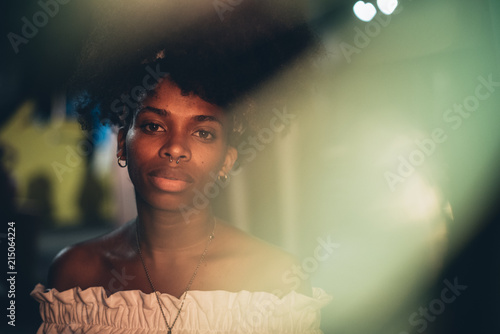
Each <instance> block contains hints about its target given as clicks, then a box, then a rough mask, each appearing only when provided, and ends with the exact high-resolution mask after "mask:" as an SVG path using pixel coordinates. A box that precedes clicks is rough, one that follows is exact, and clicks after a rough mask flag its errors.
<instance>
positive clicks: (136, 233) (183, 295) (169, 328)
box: [135, 217, 216, 334]
mask: <svg viewBox="0 0 500 334" xmlns="http://www.w3.org/2000/svg"><path fill="white" fill-rule="evenodd" d="M215 224H216V220H215V217H214V228H213V230H212V233H210V235H209V236H208V241H207V245H206V246H205V250H204V251H203V253H202V254H201V257H200V261H198V265H197V266H196V269H195V270H194V273H193V276H191V279H190V280H189V283H188V285H187V287H186V290H184V293H183V294H182V301H181V306H180V307H179V310H178V311H177V315H176V316H175V319H174V321H173V322H172V326H169V325H168V322H167V317H165V313H164V312H163V307H162V306H161V302H160V297H159V296H158V294H159V293H158V291H156V289H155V286H154V284H153V281H152V280H151V276H150V275H149V271H148V267H147V266H146V262H144V258H143V256H142V252H141V244H140V242H139V224H137V222H136V229H135V236H136V240H137V250H138V253H139V257H140V258H141V262H142V266H143V267H144V271H145V272H146V277H147V278H148V281H149V285H150V286H151V289H152V290H153V292H154V294H155V296H156V301H157V302H158V305H159V306H160V311H161V315H162V316H163V320H165V325H167V328H168V334H172V328H174V325H175V322H176V321H177V318H179V315H180V314H181V311H182V307H183V306H184V301H185V300H186V296H187V292H188V291H189V289H190V288H191V284H193V281H194V278H195V277H196V274H197V273H198V269H199V268H200V265H201V263H202V262H203V260H204V259H205V255H206V254H207V250H208V246H209V245H210V243H211V242H212V240H213V238H215Z"/></svg>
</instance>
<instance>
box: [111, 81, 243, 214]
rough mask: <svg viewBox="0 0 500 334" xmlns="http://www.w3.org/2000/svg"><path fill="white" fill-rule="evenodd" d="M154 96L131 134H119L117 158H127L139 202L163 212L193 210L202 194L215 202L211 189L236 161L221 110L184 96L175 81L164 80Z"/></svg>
mask: <svg viewBox="0 0 500 334" xmlns="http://www.w3.org/2000/svg"><path fill="white" fill-rule="evenodd" d="M155 93H156V94H155V95H154V96H151V97H147V98H146V99H145V101H144V102H143V106H144V107H143V109H142V110H140V111H139V112H138V113H137V115H136V116H135V118H134V120H133V123H132V125H131V126H130V128H129V129H128V131H126V129H121V130H120V132H119V133H118V156H125V157H126V159H127V162H128V172H129V176H130V179H131V180H132V183H133V185H134V188H135V192H136V196H138V197H140V198H138V200H142V201H144V202H146V203H148V204H149V205H151V206H152V207H154V208H157V209H162V210H174V211H175V210H179V209H180V208H181V207H185V206H188V207H192V206H193V205H196V203H194V202H193V201H194V200H195V196H198V197H199V196H200V193H201V194H202V196H204V197H205V198H207V199H210V196H207V194H205V193H206V192H207V190H206V189H207V188H208V187H210V185H211V184H213V183H214V182H215V180H216V178H217V177H218V176H219V175H220V176H223V175H225V174H227V173H228V172H229V171H230V170H231V168H232V166H233V164H234V162H235V160H236V158H237V152H236V149H234V148H233V147H231V146H228V144H227V137H226V134H227V129H228V127H229V126H230V125H229V124H228V120H227V118H226V117H225V115H224V113H223V111H222V110H221V109H220V108H219V107H217V106H215V105H212V104H210V103H208V102H206V101H204V100H202V99H201V98H199V97H198V96H196V95H188V96H183V95H181V91H180V89H179V88H178V87H177V86H176V85H175V83H173V82H172V81H171V80H168V79H165V80H163V81H162V82H161V83H160V84H159V85H158V87H157V88H156V90H155ZM177 161H178V162H179V163H177ZM214 186H217V185H214ZM205 202H206V201H205Z"/></svg>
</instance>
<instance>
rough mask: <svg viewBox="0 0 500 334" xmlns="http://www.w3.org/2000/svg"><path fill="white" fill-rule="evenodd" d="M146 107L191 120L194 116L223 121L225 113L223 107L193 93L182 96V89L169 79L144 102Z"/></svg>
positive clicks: (164, 80) (165, 79) (161, 83)
mask: <svg viewBox="0 0 500 334" xmlns="http://www.w3.org/2000/svg"><path fill="white" fill-rule="evenodd" d="M142 104H143V106H144V107H152V108H156V109H163V110H166V111H168V114H169V115H176V116H180V117H188V118H191V117H193V116H200V115H206V116H214V117H217V118H218V119H220V120H221V121H223V120H224V119H225V117H224V116H225V114H224V111H223V109H222V108H221V107H219V106H216V105H214V104H211V103H209V102H207V101H205V100H203V99H202V98H200V97H199V96H197V95H194V94H192V93H190V94H188V95H182V93H181V89H180V88H179V87H178V86H177V85H176V84H175V82H173V81H172V80H171V79H169V78H168V77H166V78H164V79H163V81H162V82H160V83H159V84H158V86H157V87H156V88H155V90H154V94H152V95H150V96H147V97H146V98H145V99H144V101H143V103H142Z"/></svg>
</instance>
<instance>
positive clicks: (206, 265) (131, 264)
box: [32, 16, 329, 333]
mask: <svg viewBox="0 0 500 334" xmlns="http://www.w3.org/2000/svg"><path fill="white" fill-rule="evenodd" d="M245 17H246V16H245ZM253 19H254V18H253ZM253 19H252V20H253ZM262 22H263V21H262V19H261V21H260V23H261V26H262ZM213 25H214V22H212V21H211V20H210V19H208V20H207V21H206V22H204V23H203V24H202V23H200V24H198V26H197V28H196V34H194V33H193V32H192V31H189V33H187V32H185V31H183V33H182V34H179V33H177V35H176V36H182V38H181V39H178V38H172V37H171V36H169V38H165V36H162V37H158V36H157V37H156V38H150V39H149V40H153V41H154V42H153V43H147V44H142V45H141V47H140V48H138V50H139V51H138V52H132V53H131V55H130V56H127V55H124V56H123V57H120V58H119V59H117V58H112V57H111V59H113V61H112V62H113V63H114V64H111V63H112V62H109V63H107V64H106V66H103V64H102V63H101V62H96V61H94V62H93V64H94V66H97V67H99V68H100V69H101V70H99V71H92V70H90V68H92V66H84V67H83V68H84V70H81V71H80V73H83V77H85V76H86V75H88V73H92V74H91V75H89V76H88V77H86V79H85V80H80V81H81V82H84V83H85V84H84V86H86V90H85V92H86V95H85V99H84V100H83V102H82V104H81V105H80V113H81V115H82V122H83V124H84V125H88V124H89V123H90V120H91V118H92V115H93V112H94V110H95V107H96V106H99V109H100V110H101V113H100V119H101V120H102V121H104V122H108V123H111V124H113V125H118V126H119V127H120V128H119V131H118V149H117V160H118V164H119V165H120V166H121V167H124V168H127V169H128V173H129V176H130V180H131V181H132V183H133V185H134V189H135V195H136V205H137V218H136V219H134V220H132V221H130V222H129V223H127V224H125V225H124V226H122V227H120V228H119V229H117V230H116V231H113V232H111V233H110V234H107V235H104V236H102V237H99V238H96V239H92V240H89V241H86V242H83V243H80V244H77V245H74V246H71V247H69V248H67V249H65V250H63V251H62V252H61V253H60V254H59V255H58V256H57V257H56V259H55V260H54V262H53V264H52V266H51V268H50V271H49V279H48V287H49V288H51V290H49V291H48V292H44V287H43V286H42V285H37V287H36V288H35V290H34V291H33V293H32V295H33V296H34V298H35V299H37V300H38V301H39V302H40V303H41V313H42V318H43V320H44V323H43V324H42V326H41V327H40V330H39V331H40V332H85V333H87V332H89V333H94V332H95V333H102V332H104V333H126V332H134V333H137V332H144V333H150V332H165V333H204V332H217V333H243V332H256V333H317V332H320V330H319V310H320V308H321V307H322V306H324V305H325V304H326V303H327V302H328V300H329V297H328V296H326V295H325V293H324V292H323V291H322V290H320V289H314V291H313V290H312V289H311V287H310V285H309V283H308V282H307V281H304V280H299V281H300V283H299V284H297V280H293V281H292V282H293V284H291V283H290V280H286V279H284V273H286V272H287V271H288V272H289V271H290V269H291V268H293V266H295V265H296V261H295V259H294V258H293V257H292V256H290V255H288V254H287V253H285V252H283V251H281V250H280V249H278V248H276V247H273V246H271V245H269V244H267V243H265V242H263V241H261V240H258V239H256V238H254V237H251V236H249V235H248V234H245V233H243V232H241V231H239V230H237V229H236V228H234V227H232V226H231V225H229V224H227V223H225V222H223V221H221V220H220V219H218V218H216V217H214V216H213V214H212V211H211V208H210V205H202V206H200V205H196V203H195V200H196V199H195V196H196V194H200V193H202V194H203V193H204V191H203V190H204V189H207V187H215V186H217V184H218V182H225V181H224V180H226V179H227V176H228V174H229V173H230V172H231V170H232V169H233V168H234V166H235V163H236V162H237V159H238V150H237V147H238V143H239V142H241V140H242V139H244V138H245V137H246V136H248V134H249V133H251V130H252V124H253V128H254V129H256V128H257V127H256V126H255V124H258V121H257V120H258V117H257V116H256V115H257V114H256V113H255V112H254V113H252V106H253V105H254V104H251V103H247V106H248V108H246V109H245V110H244V111H235V109H236V108H235V107H233V106H234V102H235V101H237V100H239V101H241V100H246V101H248V99H249V97H248V94H247V93H248V92H249V89H250V88H251V87H255V86H256V85H257V84H258V83H259V82H261V81H262V80H263V79H264V78H265V77H266V76H269V75H271V74H272V73H273V70H274V69H275V68H277V67H278V66H277V64H283V63H284V62H286V61H287V60H288V59H290V57H291V56H292V55H293V54H297V53H298V52H299V51H300V50H302V49H303V48H304V46H305V45H306V44H307V43H308V42H307V41H306V40H305V38H304V36H306V35H307V33H306V31H305V30H304V28H303V27H299V28H293V29H290V28H286V27H285V25H278V27H279V28H276V29H275V28H272V29H271V28H269V27H268V28H266V29H263V31H265V34H264V35H265V36H266V37H265V38H264V37H263V36H264V35H262V33H248V31H249V29H248V28H249V25H248V22H246V23H245V24H243V25H242V24H239V25H237V26H236V28H237V29H232V30H231V34H230V35H229V36H228V32H227V30H221V29H222V28H217V27H215V28H214V27H213ZM207 27H210V28H209V29H207ZM232 28H234V26H232ZM224 29H227V26H225V27H224ZM270 32H271V33H270ZM291 34H292V35H293V36H295V37H296V39H291V38H290V37H291V36H292V35H291ZM186 36H189V37H186ZM193 36H194V37H193ZM221 36H224V37H223V38H221ZM242 37H243V39H242ZM245 38H247V42H245ZM139 39H140V38H139ZM235 40H238V41H239V43H237V44H236V46H231V47H229V46H230V45H231V43H234V41H235ZM263 45H265V46H266V48H263ZM91 48H93V50H101V48H99V47H96V45H93V46H91ZM291 51H293V53H292V54H291ZM87 54H90V55H92V56H91V57H90V58H92V57H94V60H95V57H96V55H95V53H92V52H88V53H87ZM270 56H271V58H270ZM104 58H105V57H104ZM99 59H100V60H101V58H99ZM270 59H271V60H270ZM86 61H87V63H92V61H89V60H88V59H87V60H86ZM264 61H265V62H266V64H265V63H263V62H264ZM84 63H85V58H84ZM95 64H97V65H95ZM221 65H223V67H224V69H225V70H227V72H225V73H220V69H221V67H222V66H221ZM145 66H146V71H144V68H145ZM103 68H105V70H102V69H103ZM163 69H166V70H168V72H164V70H163ZM256 69H258V70H256ZM95 73H99V74H98V75H96V74H95ZM141 75H142V78H141ZM152 79H154V80H155V81H156V82H155V83H154V84H153V83H151V80H152ZM137 87H139V88H137ZM103 88H105V89H103ZM127 92H128V93H129V94H128V95H127ZM116 97H119V98H118V99H117V98H116ZM106 106H109V108H106ZM253 110H255V107H254V108H253ZM260 119H265V116H264V117H260ZM208 200H210V198H209V197H208V196H207V202H208Z"/></svg>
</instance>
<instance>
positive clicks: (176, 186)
mask: <svg viewBox="0 0 500 334" xmlns="http://www.w3.org/2000/svg"><path fill="white" fill-rule="evenodd" d="M148 178H149V180H150V181H151V183H152V184H153V186H155V187H156V188H158V189H159V190H162V191H165V192H181V191H183V190H185V189H186V188H187V187H189V185H190V184H191V183H193V181H194V180H193V178H192V177H191V176H190V175H189V174H187V173H186V172H184V171H182V170H176V169H158V170H154V171H151V172H149V173H148Z"/></svg>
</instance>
